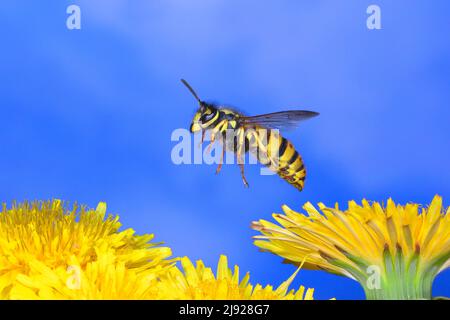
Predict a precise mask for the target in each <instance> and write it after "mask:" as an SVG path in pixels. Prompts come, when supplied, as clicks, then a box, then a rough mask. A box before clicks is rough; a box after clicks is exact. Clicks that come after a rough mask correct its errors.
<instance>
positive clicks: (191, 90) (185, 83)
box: [181, 79, 202, 104]
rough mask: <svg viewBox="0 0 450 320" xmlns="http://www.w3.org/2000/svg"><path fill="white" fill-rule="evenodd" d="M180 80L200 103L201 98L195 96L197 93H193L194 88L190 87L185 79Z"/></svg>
mask: <svg viewBox="0 0 450 320" xmlns="http://www.w3.org/2000/svg"><path fill="white" fill-rule="evenodd" d="M181 82H182V83H183V84H184V85H185V86H186V88H188V89H189V91H190V92H191V93H192V95H193V96H194V97H195V99H197V101H198V103H200V104H201V103H202V100H200V98H199V97H198V96H197V94H196V93H195V91H194V89H192V87H191V86H190V85H189V83H188V82H187V81H186V80H184V79H181Z"/></svg>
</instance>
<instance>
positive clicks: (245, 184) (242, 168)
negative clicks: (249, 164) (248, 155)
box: [239, 163, 249, 188]
mask: <svg viewBox="0 0 450 320" xmlns="http://www.w3.org/2000/svg"><path fill="white" fill-rule="evenodd" d="M239 168H240V169H241V176H242V182H244V186H245V187H246V188H248V187H249V185H248V182H247V179H245V175H244V164H243V163H239Z"/></svg>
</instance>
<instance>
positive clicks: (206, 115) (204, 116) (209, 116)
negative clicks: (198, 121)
mask: <svg viewBox="0 0 450 320" xmlns="http://www.w3.org/2000/svg"><path fill="white" fill-rule="evenodd" d="M213 117H214V113H208V114H204V115H203V117H202V118H203V122H208V121H209V120H211V119H212V118H213Z"/></svg>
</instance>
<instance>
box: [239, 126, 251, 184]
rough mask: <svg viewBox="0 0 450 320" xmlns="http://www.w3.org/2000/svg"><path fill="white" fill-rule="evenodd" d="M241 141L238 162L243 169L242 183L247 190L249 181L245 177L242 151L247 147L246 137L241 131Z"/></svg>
mask: <svg viewBox="0 0 450 320" xmlns="http://www.w3.org/2000/svg"><path fill="white" fill-rule="evenodd" d="M238 136H239V139H238V146H237V162H238V165H239V168H240V169H241V176H242V181H243V182H244V186H245V187H246V188H248V187H249V185H248V182H247V179H246V178H245V175H244V160H243V159H242V149H243V148H244V145H245V137H244V130H242V129H241V132H240V133H238Z"/></svg>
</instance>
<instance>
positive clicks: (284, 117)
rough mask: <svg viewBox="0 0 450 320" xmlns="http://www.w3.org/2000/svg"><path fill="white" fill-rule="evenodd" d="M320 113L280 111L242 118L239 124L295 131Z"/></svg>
mask: <svg viewBox="0 0 450 320" xmlns="http://www.w3.org/2000/svg"><path fill="white" fill-rule="evenodd" d="M318 115H319V113H317V112H314V111H307V110H290V111H279V112H273V113H267V114H261V115H257V116H250V117H246V116H241V117H240V118H239V123H240V124H241V125H243V126H247V127H250V126H254V125H259V126H263V127H266V128H269V129H293V128H295V127H297V125H298V123H299V122H300V121H303V120H307V119H309V118H312V117H315V116H318Z"/></svg>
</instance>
